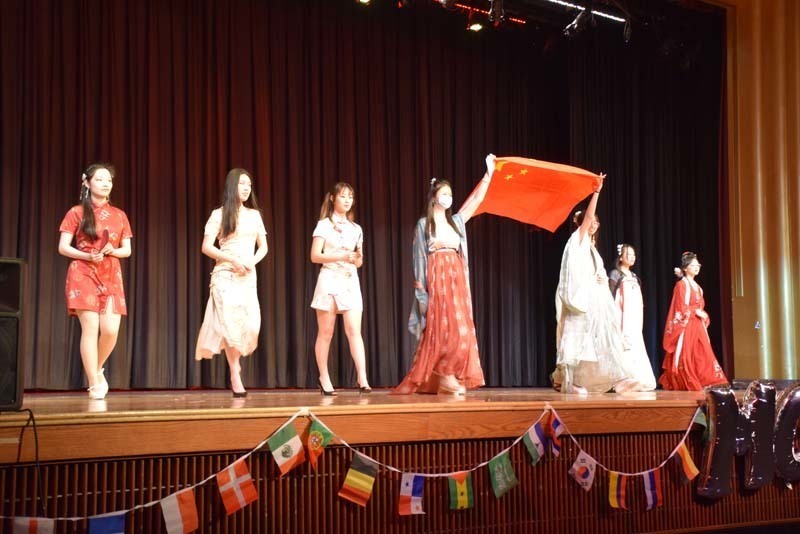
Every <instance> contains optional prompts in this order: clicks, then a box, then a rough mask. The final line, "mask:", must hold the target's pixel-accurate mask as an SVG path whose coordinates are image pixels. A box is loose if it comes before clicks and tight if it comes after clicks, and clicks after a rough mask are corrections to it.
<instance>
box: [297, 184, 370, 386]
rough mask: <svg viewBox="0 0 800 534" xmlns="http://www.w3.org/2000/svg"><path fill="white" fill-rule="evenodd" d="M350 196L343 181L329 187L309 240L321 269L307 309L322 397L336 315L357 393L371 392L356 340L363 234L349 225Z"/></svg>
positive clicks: (327, 381) (360, 342) (360, 310)
mask: <svg viewBox="0 0 800 534" xmlns="http://www.w3.org/2000/svg"><path fill="white" fill-rule="evenodd" d="M354 196H355V195H354V191H353V187H352V186H351V185H350V184H347V183H345V182H339V183H337V184H336V185H334V186H333V187H332V188H331V190H330V191H329V192H328V193H327V194H326V195H325V198H324V199H323V201H322V208H321V209H320V214H319V217H320V219H319V222H318V223H317V226H316V228H314V234H313V239H312V241H311V262H312V263H319V264H320V265H322V267H320V270H319V277H318V278H317V287H316V289H314V297H313V298H312V300H311V307H312V308H314V309H315V310H316V311H317V341H316V343H315V344H314V353H315V355H316V359H317V368H318V369H319V390H320V393H322V395H324V396H333V395H336V391H335V390H334V389H333V384H332V382H331V377H330V374H329V373H328V350H329V349H330V346H331V338H333V330H334V327H335V326H336V315H337V314H341V315H342V317H343V319H344V332H345V334H346V335H347V343H348V344H349V345H350V355H351V356H352V357H353V363H354V364H355V366H356V374H357V377H358V378H357V381H358V391H359V393H371V392H372V389H371V388H370V387H369V381H368V380H367V364H366V358H365V355H364V340H363V339H362V337H361V315H362V313H363V310H364V304H363V301H362V298H361V285H360V284H359V282H358V268H359V267H361V265H362V263H363V262H364V251H363V247H364V232H363V231H362V230H361V227H360V226H359V225H358V224H356V223H355V222H354V221H353V218H354V213H353V207H354V205H355V198H354Z"/></svg>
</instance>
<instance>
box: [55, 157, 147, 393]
mask: <svg viewBox="0 0 800 534" xmlns="http://www.w3.org/2000/svg"><path fill="white" fill-rule="evenodd" d="M113 185H114V167H113V166H111V165H109V164H107V163H93V164H92V165H90V166H89V167H88V168H87V169H86V171H85V172H84V173H83V174H82V175H81V192H80V202H81V203H80V204H79V205H77V206H73V207H72V208H70V210H69V211H68V212H67V214H66V215H65V216H64V220H63V221H61V226H60V228H59V231H60V232H61V238H60V239H59V242H58V253H59V254H61V255H62V256H66V257H68V258H71V259H72V260H73V261H72V262H71V263H70V265H69V269H68V270H67V287H66V297H67V309H68V310H69V313H70V315H75V316H77V317H78V321H79V322H80V324H81V361H82V362H83V370H84V371H85V372H86V379H87V382H88V383H89V397H90V398H92V399H103V398H105V396H106V394H107V393H108V381H107V380H106V378H105V375H104V373H103V370H104V369H103V364H104V363H105V362H106V360H107V359H108V357H109V356H110V355H111V351H112V350H114V345H116V344H117V334H118V333H119V324H120V319H121V317H122V316H123V315H127V313H128V311H127V308H126V306H125V291H124V289H123V287H122V269H121V268H120V264H119V259H120V258H127V257H129V256H130V255H131V238H132V237H133V232H131V225H130V223H129V222H128V216H127V215H125V212H124V211H122V210H121V209H119V208H116V207H114V206H112V205H111V204H110V202H109V195H111V189H112V187H113ZM73 238H74V239H75V246H72V240H73Z"/></svg>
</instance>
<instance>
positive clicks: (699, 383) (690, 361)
mask: <svg viewBox="0 0 800 534" xmlns="http://www.w3.org/2000/svg"><path fill="white" fill-rule="evenodd" d="M675 274H676V275H677V276H678V277H680V280H678V282H677V283H676V284H675V289H674V290H673V291H672V304H671V305H670V307H669V313H668V314H667V323H666V325H665V326H664V341H663V346H664V352H665V354H664V364H663V365H662V368H663V371H664V372H663V373H662V374H661V377H660V378H659V379H658V382H659V384H661V385H662V386H664V389H677V390H688V391H700V390H702V389H703V387H704V386H711V385H715V384H725V383H727V382H728V378H727V377H726V376H725V373H724V372H723V371H722V367H720V365H719V363H718V362H717V357H716V356H714V349H712V348H711V340H710V339H709V337H708V325H709V324H710V323H711V320H710V319H709V317H708V313H706V311H705V306H706V301H705V299H704V298H703V288H702V287H700V285H699V284H698V283H697V282H695V277H697V275H699V274H700V262H699V261H697V254H695V253H694V252H684V253H683V254H682V255H681V267H680V269H678V268H676V269H675Z"/></svg>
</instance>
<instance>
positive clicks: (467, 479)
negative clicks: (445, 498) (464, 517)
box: [447, 471, 475, 510]
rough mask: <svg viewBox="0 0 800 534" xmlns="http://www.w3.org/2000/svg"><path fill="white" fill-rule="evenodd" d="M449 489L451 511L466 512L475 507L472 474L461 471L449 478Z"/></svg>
mask: <svg viewBox="0 0 800 534" xmlns="http://www.w3.org/2000/svg"><path fill="white" fill-rule="evenodd" d="M447 487H448V488H449V489H450V509H451V510H465V509H467V508H472V507H473V506H475V497H474V495H473V493H472V473H470V472H469V471H461V472H460V473H453V474H452V475H450V476H449V477H447Z"/></svg>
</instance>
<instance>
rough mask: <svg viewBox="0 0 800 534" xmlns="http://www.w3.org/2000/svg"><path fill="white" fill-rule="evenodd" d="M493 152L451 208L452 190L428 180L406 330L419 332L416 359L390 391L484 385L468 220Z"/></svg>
mask: <svg viewBox="0 0 800 534" xmlns="http://www.w3.org/2000/svg"><path fill="white" fill-rule="evenodd" d="M494 167H495V156H494V155H493V154H489V155H488V156H487V157H486V173H485V174H484V176H483V178H482V179H481V182H480V184H478V187H476V188H475V190H474V191H473V192H472V194H471V195H470V196H469V197H468V198H467V200H466V201H465V202H464V204H463V205H462V206H461V209H460V210H459V211H458V213H456V214H452V212H451V206H452V203H453V192H452V189H451V187H450V184H449V183H448V182H446V181H444V180H436V179H434V180H432V181H431V188H430V191H429V193H428V202H427V205H426V211H427V214H426V216H425V217H422V218H421V219H419V221H417V227H416V232H415V234H414V278H415V282H414V292H415V299H414V304H413V308H412V311H411V317H410V318H409V330H410V331H411V332H412V333H413V334H414V335H415V336H417V338H418V339H419V343H418V344H417V350H416V354H415V355H414V362H413V363H412V365H411V369H410V370H409V372H408V374H407V375H406V377H405V378H404V379H403V381H402V382H401V383H400V385H398V386H397V387H396V388H395V390H394V393H399V394H408V393H414V392H419V393H444V394H463V393H464V392H465V391H466V390H467V389H473V388H477V387H481V386H483V385H484V383H485V382H484V379H483V370H482V369H481V363H480V358H479V355H478V340H477V337H476V335H475V323H474V321H473V318H472V295H471V293H470V287H469V261H468V257H469V254H468V251H467V230H466V226H465V225H466V222H467V221H468V220H469V219H470V218H471V217H472V215H473V214H474V213H475V210H476V209H477V208H478V206H479V205H480V203H481V202H482V201H483V198H484V196H485V195H486V191H487V190H488V188H489V184H490V182H491V180H492V174H493V173H494Z"/></svg>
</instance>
